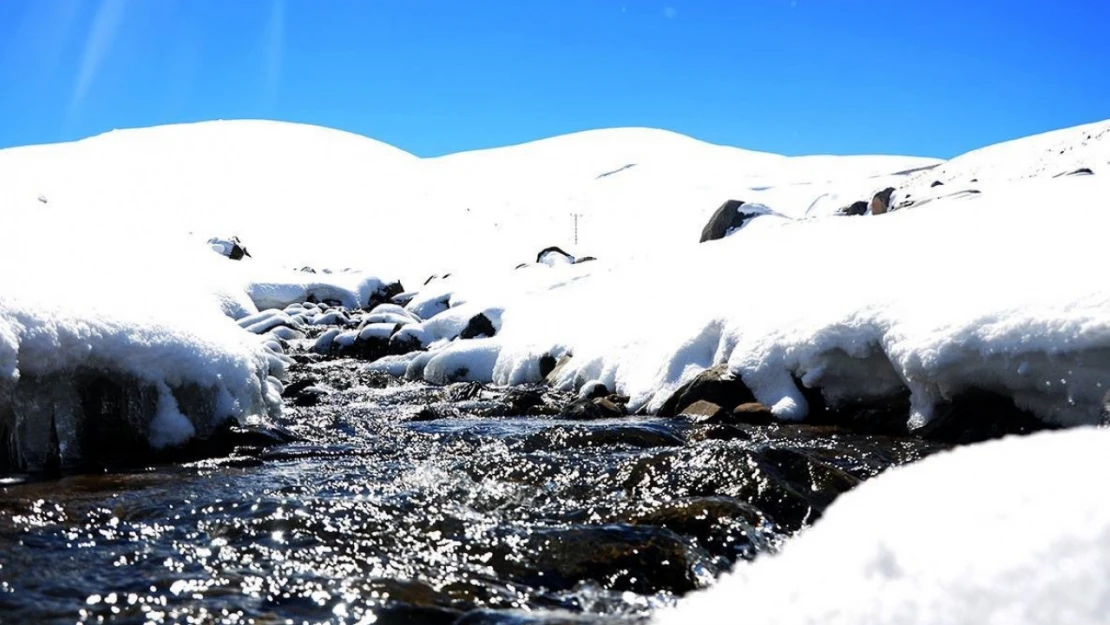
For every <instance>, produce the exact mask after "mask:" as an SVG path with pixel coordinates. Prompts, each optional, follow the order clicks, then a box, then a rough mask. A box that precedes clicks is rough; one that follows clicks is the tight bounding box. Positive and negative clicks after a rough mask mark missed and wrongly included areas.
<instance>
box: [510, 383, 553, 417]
mask: <svg viewBox="0 0 1110 625" xmlns="http://www.w3.org/2000/svg"><path fill="white" fill-rule="evenodd" d="M543 398H544V394H543V389H541V388H526V387H516V388H511V389H509V390H508V391H506V392H505V396H504V397H503V398H502V401H504V402H505V404H506V405H508V407H509V414H513V415H524V414H529V412H530V411H532V410H533V409H535V408H537V407H540V406H543V405H544V400H543Z"/></svg>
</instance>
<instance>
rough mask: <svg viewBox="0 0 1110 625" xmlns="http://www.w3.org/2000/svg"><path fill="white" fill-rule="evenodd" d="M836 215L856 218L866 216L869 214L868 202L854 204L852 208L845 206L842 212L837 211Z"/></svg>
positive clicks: (861, 201)
mask: <svg viewBox="0 0 1110 625" xmlns="http://www.w3.org/2000/svg"><path fill="white" fill-rule="evenodd" d="M836 214H837V215H844V216H847V217H856V216H859V215H866V214H867V202H865V201H863V200H860V201H859V202H855V203H853V204H852V205H851V206H845V207H844V208H841V209H840V210H838V211H836Z"/></svg>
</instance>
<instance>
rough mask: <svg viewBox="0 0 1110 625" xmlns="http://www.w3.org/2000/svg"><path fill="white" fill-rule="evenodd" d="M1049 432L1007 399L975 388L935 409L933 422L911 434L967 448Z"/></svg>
mask: <svg viewBox="0 0 1110 625" xmlns="http://www.w3.org/2000/svg"><path fill="white" fill-rule="evenodd" d="M1051 429H1056V428H1055V427H1053V426H1050V425H1049V424H1047V423H1045V422H1043V421H1041V420H1040V419H1037V418H1036V417H1034V416H1033V415H1032V414H1031V413H1029V412H1026V411H1024V410H1022V409H1020V408H1018V407H1017V406H1015V405H1014V402H1013V401H1012V400H1010V399H1009V398H1008V397H1004V396H1001V395H997V394H995V393H991V392H989V391H983V390H978V389H975V390H971V391H967V392H964V393H961V394H960V395H958V396H956V397H954V398H953V399H952V401H950V402H949V403H948V404H946V405H943V406H938V407H937V408H936V409H935V411H934V415H933V419H932V420H931V421H929V423H927V424H925V425H924V426H923V427H920V428H918V429H916V430H914V431H913V433H914V434H916V435H918V436H920V437H922V438H924V439H926V440H930V441H938V442H944V443H953V444H958V445H966V444H970V443H978V442H982V441H986V440H991V439H995V438H1001V437H1003V436H1008V435H1011V434H1032V433H1034V432H1040V431H1043V430H1051Z"/></svg>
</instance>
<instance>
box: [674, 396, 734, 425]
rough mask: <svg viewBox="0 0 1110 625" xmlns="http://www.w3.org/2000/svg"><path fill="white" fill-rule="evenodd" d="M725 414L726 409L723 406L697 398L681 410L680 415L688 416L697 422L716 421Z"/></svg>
mask: <svg viewBox="0 0 1110 625" xmlns="http://www.w3.org/2000/svg"><path fill="white" fill-rule="evenodd" d="M727 414H728V411H726V410H725V409H724V408H721V407H720V406H718V405H717V404H714V403H713V402H709V401H705V400H704V399H699V400H698V401H696V402H694V403H692V404H690V405H689V406H687V407H686V408H684V409H683V410H682V416H684V417H690V418H691V419H692V420H693V421H695V422H697V423H702V422H717V421H720V419H721V418H722V417H724V416H725V415H727Z"/></svg>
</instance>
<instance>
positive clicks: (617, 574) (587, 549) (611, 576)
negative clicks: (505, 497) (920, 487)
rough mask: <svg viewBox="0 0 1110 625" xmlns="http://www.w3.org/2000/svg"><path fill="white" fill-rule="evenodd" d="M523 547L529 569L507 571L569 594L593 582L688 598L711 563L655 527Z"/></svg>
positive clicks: (550, 538)
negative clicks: (684, 594) (699, 572)
mask: <svg viewBox="0 0 1110 625" xmlns="http://www.w3.org/2000/svg"><path fill="white" fill-rule="evenodd" d="M523 547H524V548H523V550H522V551H523V552H524V559H525V560H526V564H524V565H523V566H521V564H516V565H515V566H514V565H510V570H508V571H505V572H506V573H507V574H508V575H509V576H511V577H514V578H516V579H518V580H520V581H522V582H525V583H528V584H530V585H537V586H543V587H545V588H548V589H550V590H567V589H570V588H574V587H575V586H577V585H579V584H580V583H582V582H586V581H592V582H596V583H598V584H601V585H603V587H606V588H610V589H612V590H616V591H618V592H620V591H631V592H635V593H640V594H650V593H655V592H659V591H664V590H666V591H670V592H677V593H682V592H687V591H690V590H694V589H695V588H697V587H698V577H697V575H696V574H695V571H696V570H697V568H699V567H698V565H699V564H702V565H703V566H704V565H707V564H709V563H708V562H704V563H701V562H698V560H699V558H697V556H696V555H695V554H694V553H692V552H691V551H690V550H688V549H687V547H686V543H685V541H684V540H683V539H682V537H680V536H679V535H678V534H675V533H674V532H672V531H670V530H667V529H664V528H657V527H650V526H646V527H635V526H630V525H605V526H591V525H582V526H574V527H570V528H565V529H546V530H538V531H535V532H533V533H531V534H530V535H529V537H528V540H527V543H525V545H524V546H523ZM494 568H495V569H496V568H499V567H497V566H496V565H495V566H494ZM514 569H515V570H514Z"/></svg>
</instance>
